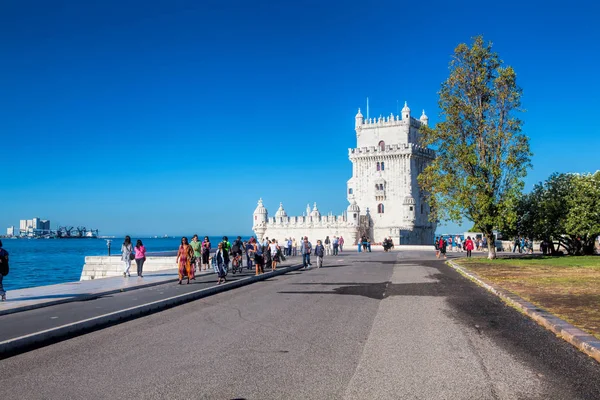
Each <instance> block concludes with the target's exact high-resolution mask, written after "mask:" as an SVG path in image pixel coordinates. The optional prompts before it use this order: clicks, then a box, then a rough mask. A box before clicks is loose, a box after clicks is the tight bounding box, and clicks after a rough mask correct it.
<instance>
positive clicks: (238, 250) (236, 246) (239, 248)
mask: <svg viewBox="0 0 600 400" xmlns="http://www.w3.org/2000/svg"><path fill="white" fill-rule="evenodd" d="M242 254H244V243H243V242H242V237H241V236H238V237H237V239H235V240H234V241H233V244H232V245H231V255H232V256H233V258H234V259H235V260H236V262H237V263H238V264H237V265H238V266H239V268H240V271H241V269H242Z"/></svg>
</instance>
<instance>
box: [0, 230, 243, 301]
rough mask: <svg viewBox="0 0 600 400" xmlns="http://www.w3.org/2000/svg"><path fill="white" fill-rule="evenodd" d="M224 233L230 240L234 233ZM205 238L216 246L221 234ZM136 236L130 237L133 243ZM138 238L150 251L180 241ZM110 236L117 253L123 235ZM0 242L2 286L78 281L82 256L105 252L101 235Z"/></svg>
mask: <svg viewBox="0 0 600 400" xmlns="http://www.w3.org/2000/svg"><path fill="white" fill-rule="evenodd" d="M228 237H229V241H230V242H233V240H234V239H235V238H236V237H237V235H232V236H228ZM202 238H203V237H201V238H200V239H202ZM209 238H210V241H211V243H212V247H216V245H217V243H218V242H220V241H221V239H222V236H218V237H216V236H209ZM242 238H243V239H244V240H247V238H248V237H244V236H242ZM137 239H138V238H132V241H133V244H134V245H135V243H136V240H137ZM140 239H141V240H142V242H143V243H144V246H146V251H148V252H150V253H151V252H167V251H172V252H175V251H177V248H178V246H179V243H180V241H181V237H176V238H164V239H162V238H161V239H154V238H140ZM188 239H189V240H191V236H188ZM110 240H111V241H112V243H111V254H112V255H117V254H120V251H121V244H122V243H123V238H115V239H110ZM2 243H3V248H4V249H5V250H6V251H8V252H9V254H10V273H9V274H8V275H7V276H5V277H4V281H3V284H4V289H6V290H14V289H22V288H28V287H34V286H44V285H53V284H56V283H64V282H74V281H78V280H79V278H80V277H81V270H82V269H83V264H84V263H85V257H86V256H105V255H108V248H107V246H106V240H104V239H2Z"/></svg>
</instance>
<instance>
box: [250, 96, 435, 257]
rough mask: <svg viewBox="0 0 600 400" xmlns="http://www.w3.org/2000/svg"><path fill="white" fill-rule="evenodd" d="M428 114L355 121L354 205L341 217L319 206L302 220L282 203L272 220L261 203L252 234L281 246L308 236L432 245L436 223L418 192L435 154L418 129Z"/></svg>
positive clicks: (350, 197) (308, 210) (405, 113)
mask: <svg viewBox="0 0 600 400" xmlns="http://www.w3.org/2000/svg"><path fill="white" fill-rule="evenodd" d="M427 123H428V118H427V116H426V115H425V111H423V114H422V115H421V117H420V118H419V119H416V118H414V117H412V116H411V113H410V108H408V105H407V104H406V103H404V108H402V113H401V115H394V114H390V115H389V116H388V117H382V116H380V117H379V118H366V119H365V118H364V117H363V115H362V114H361V112H360V109H359V110H358V113H357V114H356V117H355V131H356V148H353V149H348V156H349V158H350V161H351V162H352V178H350V179H349V180H348V184H347V189H346V195H347V199H348V202H349V203H350V205H349V206H348V208H347V209H346V211H344V212H343V213H342V214H341V215H337V216H336V215H321V213H320V212H319V210H318V209H317V204H316V203H315V204H314V206H313V208H312V210H311V208H310V206H309V205H308V206H307V208H306V212H305V214H304V215H303V216H297V217H290V216H288V215H287V213H286V211H285V209H284V208H283V204H281V203H280V204H279V209H278V210H277V212H276V213H275V216H274V217H269V214H268V212H267V209H266V208H265V207H264V205H263V202H262V199H261V200H259V201H258V207H256V210H254V214H253V226H252V230H253V231H254V233H255V234H256V237H257V238H258V239H259V240H262V239H263V238H264V237H268V238H269V239H273V238H275V239H277V240H279V241H282V240H283V239H285V238H290V237H291V238H296V239H297V240H299V239H300V238H301V237H303V236H308V237H309V239H310V240H311V241H312V242H313V243H315V242H316V240H317V239H321V240H324V239H325V237H326V236H329V237H330V238H333V236H338V237H339V236H342V237H343V238H344V241H345V243H346V244H347V245H351V244H354V243H356V242H357V240H358V239H359V238H361V237H362V236H363V235H364V236H367V237H368V238H370V239H371V240H372V241H373V243H381V242H382V241H383V239H384V238H386V237H390V236H391V238H392V239H393V241H394V243H395V244H412V245H423V244H426V245H429V244H431V243H433V239H434V234H435V229H436V224H435V223H433V222H430V221H429V205H428V204H427V202H426V201H425V198H424V196H423V192H422V191H421V190H420V189H419V185H418V183H417V176H418V175H419V173H421V171H423V169H424V168H425V167H426V166H427V164H428V163H429V162H431V161H432V160H433V159H434V157H435V153H434V152H433V150H430V149H428V148H425V147H421V146H419V145H418V143H419V140H418V139H419V128H420V127H421V126H422V125H427Z"/></svg>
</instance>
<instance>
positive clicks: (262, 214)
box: [252, 199, 269, 241]
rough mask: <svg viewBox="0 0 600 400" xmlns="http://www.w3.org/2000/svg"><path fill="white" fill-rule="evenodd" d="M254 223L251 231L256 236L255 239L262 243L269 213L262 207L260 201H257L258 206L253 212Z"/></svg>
mask: <svg viewBox="0 0 600 400" xmlns="http://www.w3.org/2000/svg"><path fill="white" fill-rule="evenodd" d="M252 215H253V218H254V222H253V226H252V230H253V231H254V233H255V234H256V238H257V239H258V240H259V241H262V239H263V236H264V234H265V232H266V231H267V221H268V218H269V212H268V211H267V209H266V208H265V206H264V205H263V201H262V199H258V206H256V209H255V210H254V214H252Z"/></svg>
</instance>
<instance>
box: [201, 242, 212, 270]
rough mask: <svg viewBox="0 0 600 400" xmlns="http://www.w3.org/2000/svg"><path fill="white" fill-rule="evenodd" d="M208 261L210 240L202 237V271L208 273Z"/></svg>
mask: <svg viewBox="0 0 600 400" xmlns="http://www.w3.org/2000/svg"><path fill="white" fill-rule="evenodd" d="M209 259H210V240H209V239H208V236H204V241H203V242H202V270H203V271H208V264H209Z"/></svg>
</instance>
